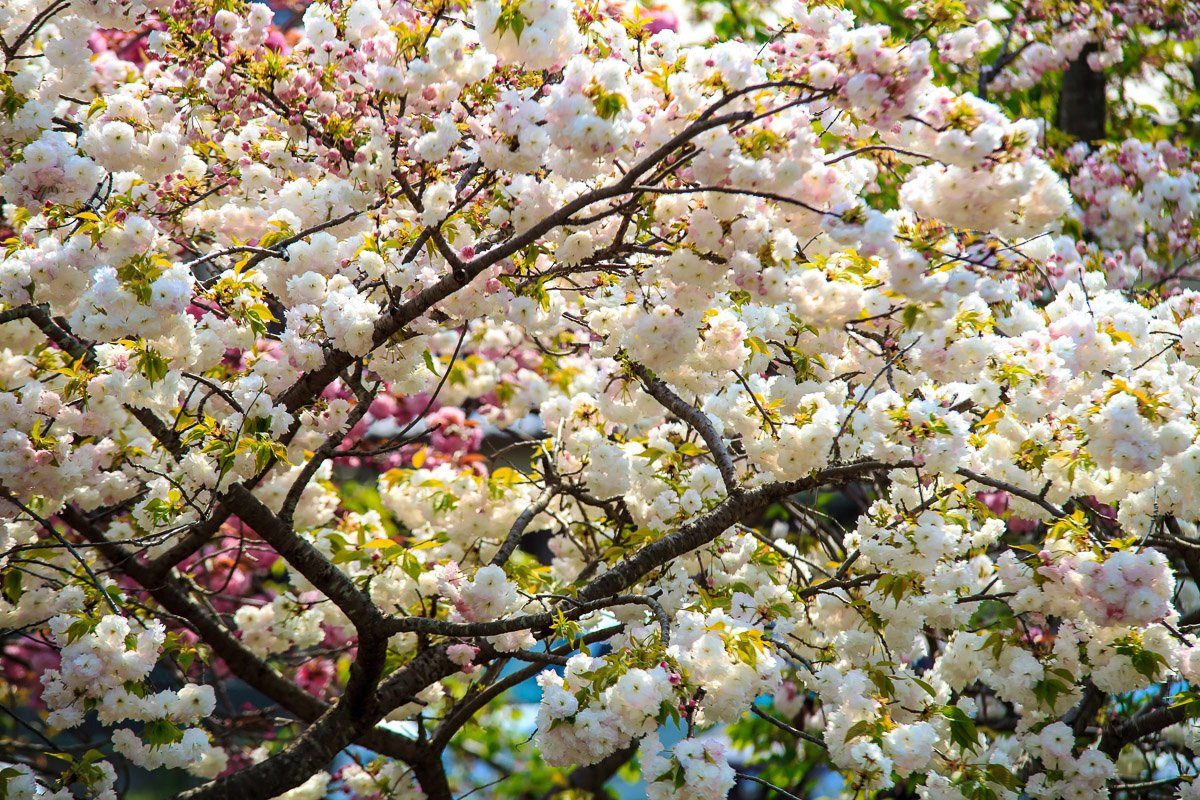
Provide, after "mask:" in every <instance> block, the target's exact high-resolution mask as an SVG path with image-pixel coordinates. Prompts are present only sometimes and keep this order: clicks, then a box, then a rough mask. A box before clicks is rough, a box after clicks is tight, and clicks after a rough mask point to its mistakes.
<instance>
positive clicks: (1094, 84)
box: [1056, 44, 1107, 142]
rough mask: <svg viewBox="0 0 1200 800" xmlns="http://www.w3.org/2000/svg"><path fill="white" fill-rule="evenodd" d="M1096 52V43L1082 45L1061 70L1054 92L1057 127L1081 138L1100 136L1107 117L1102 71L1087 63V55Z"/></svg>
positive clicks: (1088, 140)
mask: <svg viewBox="0 0 1200 800" xmlns="http://www.w3.org/2000/svg"><path fill="white" fill-rule="evenodd" d="M1094 52H1096V45H1094V44H1089V45H1087V46H1086V47H1084V48H1083V52H1081V53H1080V54H1079V58H1077V59H1075V60H1074V61H1072V62H1071V64H1070V66H1068V67H1067V71H1066V72H1064V73H1063V78H1062V92H1061V93H1060V94H1059V96H1058V120H1057V123H1056V124H1057V125H1058V128H1059V130H1061V131H1064V132H1066V133H1069V134H1071V135H1072V136H1074V137H1075V138H1077V139H1082V140H1083V141H1085V142H1095V141H1099V140H1101V139H1103V138H1104V131H1105V121H1106V119H1107V99H1106V97H1105V82H1104V73H1103V72H1096V71H1095V70H1093V69H1092V68H1091V67H1089V66H1088V63H1087V60H1088V56H1089V55H1091V54H1092V53H1094Z"/></svg>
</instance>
